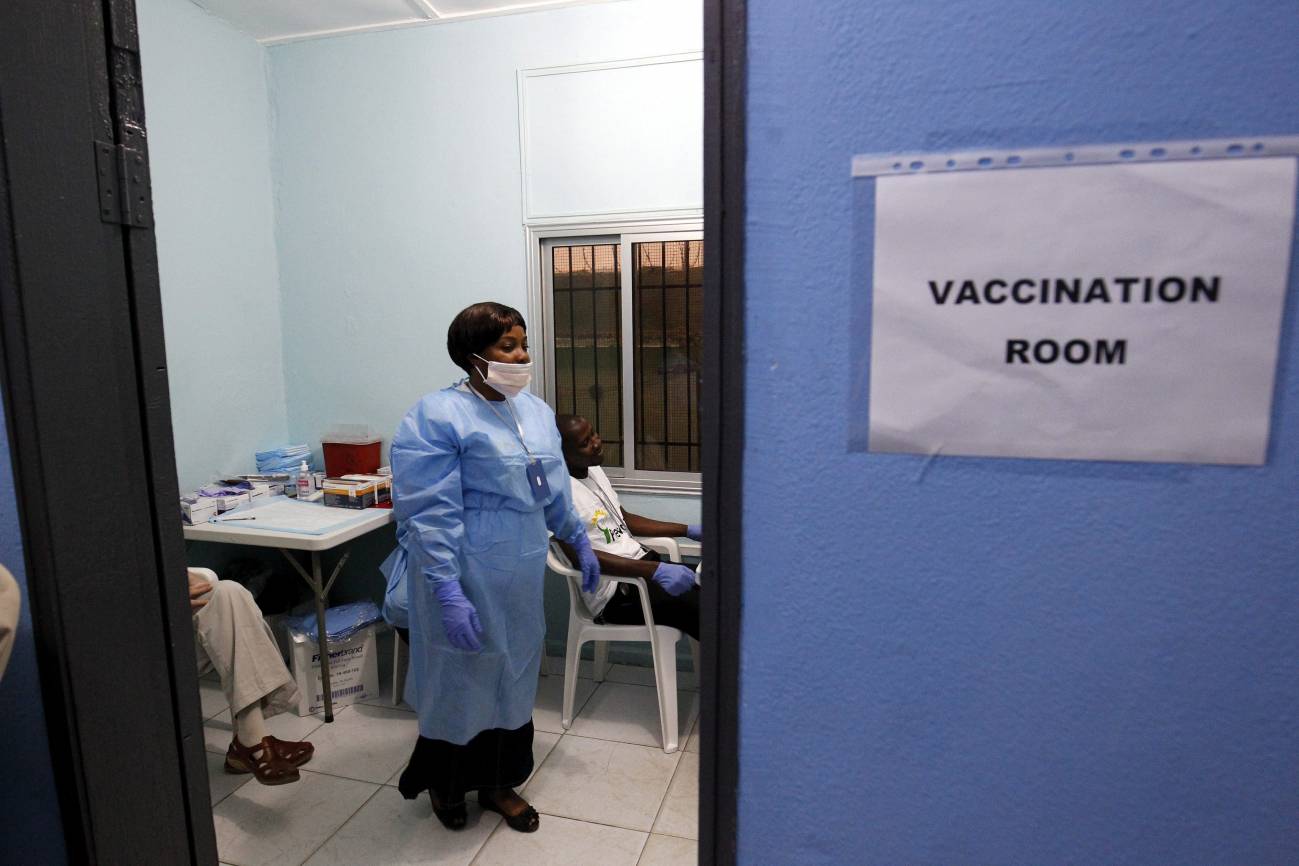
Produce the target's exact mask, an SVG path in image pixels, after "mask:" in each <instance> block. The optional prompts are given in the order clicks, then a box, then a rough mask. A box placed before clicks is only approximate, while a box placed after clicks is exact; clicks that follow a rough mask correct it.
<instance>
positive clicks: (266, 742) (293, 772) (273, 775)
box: [226, 737, 298, 785]
mask: <svg viewBox="0 0 1299 866" xmlns="http://www.w3.org/2000/svg"><path fill="white" fill-rule="evenodd" d="M272 739H273V738H272V737H262V741H261V743H260V744H258V745H256V746H251V747H250V746H245V745H243V744H242V743H240V742H239V738H238V737H233V738H231V740H230V748H229V749H227V750H226V772H227V773H252V774H253V776H254V777H255V778H256V779H257V781H259V782H261V783H262V784H263V785H287V784H288V783H289V782H296V781H298V768H297V767H295V766H293V765H292V764H290V763H288V762H287V761H285V760H284V759H283V758H281V757H280V756H279V755H278V754H276V752H275V747H274V744H273V742H272Z"/></svg>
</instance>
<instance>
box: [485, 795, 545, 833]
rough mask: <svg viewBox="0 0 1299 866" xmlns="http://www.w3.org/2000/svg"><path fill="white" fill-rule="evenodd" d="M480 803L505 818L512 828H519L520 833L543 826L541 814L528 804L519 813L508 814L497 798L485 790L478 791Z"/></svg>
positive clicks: (532, 830)
mask: <svg viewBox="0 0 1299 866" xmlns="http://www.w3.org/2000/svg"><path fill="white" fill-rule="evenodd" d="M478 805H480V806H482V807H483V808H484V809H486V810H487V811H489V812H495V813H496V814H497V815H500V816H501V817H502V818H504V819H505V823H506V824H509V825H510V829H511V830H518V831H519V832H520V833H535V832H537V828H538V827H540V826H541V816H540V815H538V814H537V810H536V809H534V808H532V807H531V806H528V807H527V808H526V809H524V810H523V811H522V812H520V813H519V814H517V815H507V814H505V812H504V810H502V809H501V807H500V806H499V805H498V804H497V802H496V798H494V797H493V796H492V795H491V794H490V793H488V792H487V791H485V790H479V792H478Z"/></svg>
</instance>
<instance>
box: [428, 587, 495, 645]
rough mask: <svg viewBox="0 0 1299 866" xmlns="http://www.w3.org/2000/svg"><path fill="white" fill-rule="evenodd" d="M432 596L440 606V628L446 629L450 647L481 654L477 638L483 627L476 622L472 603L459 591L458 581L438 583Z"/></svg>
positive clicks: (475, 612) (475, 611)
mask: <svg viewBox="0 0 1299 866" xmlns="http://www.w3.org/2000/svg"><path fill="white" fill-rule="evenodd" d="M433 594H434V595H436V596H437V599H438V603H439V604H441V605H442V627H443V628H444V629H446V632H447V640H448V641H450V642H451V645H452V646H453V647H455V648H456V649H462V650H467V651H469V652H475V653H477V652H482V651H483V642H482V641H481V640H479V639H478V636H479V635H480V634H482V633H483V626H482V623H480V622H479V621H478V611H477V610H476V609H475V608H474V603H473V602H472V601H470V600H469V599H467V598H465V594H464V591H463V590H461V589H460V581H458V580H448V581H444V582H442V583H439V584H438V585H437V588H436V589H435V590H434V591H433Z"/></svg>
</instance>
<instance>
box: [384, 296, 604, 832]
mask: <svg viewBox="0 0 1299 866" xmlns="http://www.w3.org/2000/svg"><path fill="white" fill-rule="evenodd" d="M447 351H448V352H449V353H450V355H451V358H452V360H453V361H455V363H456V364H457V365H458V366H460V367H461V368H463V369H464V370H465V372H467V373H468V374H469V375H468V378H466V379H464V380H461V381H460V382H458V383H457V384H455V385H452V386H451V387H448V388H444V389H442V390H441V391H435V392H433V393H432V394H428V395H426V396H425V397H424V398H423V399H422V400H420V401H419V403H417V404H416V405H415V406H414V407H413V408H412V409H411V410H410V411H409V412H408V413H406V417H405V418H403V419H402V422H401V424H400V426H399V427H398V428H397V433H396V435H395V436H394V437H393V440H392V474H393V509H394V515H395V517H396V519H397V545H398V546H397V549H396V550H395V551H394V552H393V554H392V556H390V557H389V559H388V561H387V562H385V563H384V570H385V572H386V573H387V574H388V575H389V592H388V608H389V609H391V608H392V606H393V601H394V598H399V597H400V596H401V595H403V594H404V595H405V596H406V597H407V608H408V623H409V629H410V631H409V639H410V658H411V660H410V672H409V674H408V675H407V678H406V700H407V701H408V702H409V703H410V704H411V705H412V706H413V707H415V709H416V711H417V712H418V713H419V733H420V737H419V740H418V742H417V743H416V745H415V750H414V752H413V754H412V755H411V759H410V762H409V764H408V765H407V767H406V770H405V772H403V773H402V776H401V779H400V783H399V787H400V789H401V792H402V795H403V796H405V797H406V798H407V799H414V798H415V797H416V796H418V795H419V793H420V792H421V791H425V790H427V791H428V792H429V795H430V798H431V799H432V801H433V810H434V814H436V815H437V817H438V819H439V820H441V821H442V823H443V824H445V825H446V826H447V827H449V828H451V829H459V828H460V827H463V826H464V825H465V821H466V816H467V813H466V807H465V794H466V793H467V792H468V791H469V790H477V792H478V802H479V804H480V805H481V806H482V807H483V808H484V809H490V810H491V811H495V812H499V813H501V814H502V815H504V816H505V819H506V822H507V823H508V824H509V825H510V826H511V827H512V828H514V829H516V830H520V831H522V832H532V831H534V830H536V829H537V826H538V823H539V819H538V816H537V813H536V811H535V810H534V809H533V808H532V807H531V806H529V805H528V803H527V802H526V801H524V800H523V798H522V797H520V796H519V795H518V794H517V793H516V792H515V791H514V788H516V787H518V786H519V785H521V784H523V782H524V781H525V780H526V779H527V777H528V775H529V774H530V773H531V772H532V733H533V729H532V707H533V703H534V701H535V698H536V692H537V676H538V673H539V670H540V664H541V655H542V651H543V647H542V641H543V638H544V636H545V626H546V623H545V617H544V613H543V608H542V591H543V587H544V580H545V573H546V546H547V542H548V531H549V532H553V533H554V534H555V537H557V538H559V539H562V540H564V541H566V542H567V543H569V544H570V545H572V546H573V547H574V548H575V549H576V550H577V551H578V554H579V560H580V561H581V564H582V569H583V574H584V582H587V581H589V582H590V583H591V584H592V588H594V585H595V583H596V582H597V581H598V580H599V564H598V562H597V561H596V559H595V555H594V553H592V552H591V546H590V542H589V541H588V540H587V536H586V532H585V531H584V529H583V527H582V525H581V523H580V521H579V519H578V517H577V514H576V513H575V512H574V510H573V505H572V497H571V493H570V486H569V484H570V482H569V476H568V470H567V468H566V466H565V464H564V458H563V452H562V448H561V445H560V440H559V433H558V431H557V430H556V428H555V416H554V413H553V412H552V411H551V409H550V407H549V406H548V405H546V403H545V402H544V401H542V400H541V399H539V398H537V397H535V396H533V395H532V394H531V393H529V392H528V391H527V390H525V389H526V388H527V385H528V381H529V377H530V375H531V367H532V364H531V360H530V358H529V356H528V345H527V332H526V326H525V324H524V321H523V316H521V315H520V314H519V312H518V311H517V310H514V309H512V308H510V307H507V306H504V305H502V304H496V303H490V302H488V303H481V304H474V305H473V306H471V307H469V308H467V309H465V310H463V311H462V312H461V313H460V314H459V315H458V316H456V318H455V320H454V321H453V322H452V323H451V327H450V329H449V330H448V333H447ZM402 590H404V593H403V592H402ZM390 616H391V610H390ZM393 618H394V619H395V620H398V621H397V624H398V625H400V624H401V623H400V621H399V619H400V617H393Z"/></svg>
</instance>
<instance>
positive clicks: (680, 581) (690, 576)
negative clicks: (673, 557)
mask: <svg viewBox="0 0 1299 866" xmlns="http://www.w3.org/2000/svg"><path fill="white" fill-rule="evenodd" d="M654 582H655V583H657V584H658V585H659V586H661V587H663V589H664V590H666V591H667V594H668V595H680V594H681V593H683V592H685V591H686V590H687V589H689V588H690V587H692V586H694V585H695V573H694V571H692V570H691V569H689V568H687V567H686V566H684V565H678V564H677V563H675V562H660V563H659V567H658V568H656V569H654Z"/></svg>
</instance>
